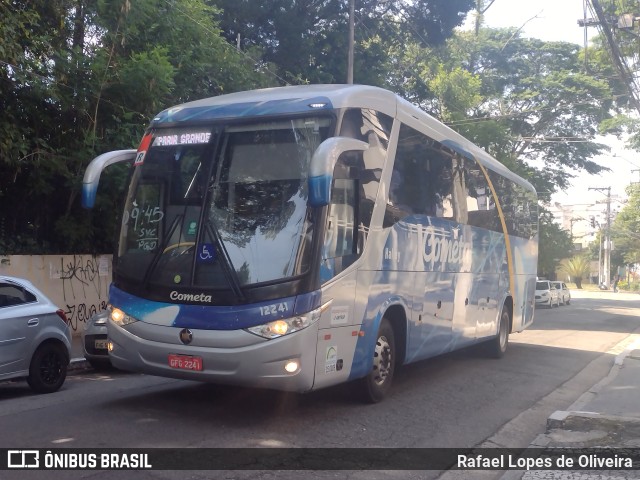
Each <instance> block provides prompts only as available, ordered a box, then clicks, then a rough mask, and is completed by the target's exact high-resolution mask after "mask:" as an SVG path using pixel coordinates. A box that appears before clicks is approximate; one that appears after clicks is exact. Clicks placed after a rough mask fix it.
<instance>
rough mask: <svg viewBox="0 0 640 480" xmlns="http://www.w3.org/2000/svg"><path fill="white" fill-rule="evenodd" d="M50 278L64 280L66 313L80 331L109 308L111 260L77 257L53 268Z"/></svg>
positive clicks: (62, 258)
mask: <svg viewBox="0 0 640 480" xmlns="http://www.w3.org/2000/svg"><path fill="white" fill-rule="evenodd" d="M49 268H50V272H49V276H50V278H52V279H60V280H62V297H63V300H64V306H63V309H64V310H65V313H66V315H67V318H68V319H69V322H70V323H71V328H72V329H73V330H74V331H77V330H78V329H79V327H82V326H83V325H84V323H85V322H87V320H89V319H90V318H91V316H92V315H94V314H95V313H97V312H99V311H101V310H104V309H105V308H107V295H108V286H109V260H108V258H107V257H92V256H88V255H73V256H70V255H68V256H64V257H60V260H59V263H56V264H53V263H50V264H49Z"/></svg>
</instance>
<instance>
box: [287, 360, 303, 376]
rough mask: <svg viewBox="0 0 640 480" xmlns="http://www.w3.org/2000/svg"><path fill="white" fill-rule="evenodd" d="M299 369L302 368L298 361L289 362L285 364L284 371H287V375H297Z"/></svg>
mask: <svg viewBox="0 0 640 480" xmlns="http://www.w3.org/2000/svg"><path fill="white" fill-rule="evenodd" d="M298 368H300V365H299V364H298V361H297V360H289V361H288V362H287V363H285V364H284V369H285V370H286V371H287V373H295V372H297V371H298Z"/></svg>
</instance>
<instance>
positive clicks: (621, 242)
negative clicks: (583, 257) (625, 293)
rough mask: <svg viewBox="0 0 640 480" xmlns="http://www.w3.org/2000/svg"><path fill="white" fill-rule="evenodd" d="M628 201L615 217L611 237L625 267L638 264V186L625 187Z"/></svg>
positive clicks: (639, 241)
mask: <svg viewBox="0 0 640 480" xmlns="http://www.w3.org/2000/svg"><path fill="white" fill-rule="evenodd" d="M627 195H628V196H629V200H628V202H627V204H626V205H625V206H624V207H623V208H622V210H620V213H618V215H617V216H616V218H615V220H614V222H613V225H612V228H611V237H612V239H613V243H614V245H615V250H614V251H615V252H617V253H618V254H620V256H621V257H622V261H623V262H624V264H626V265H630V264H635V263H639V262H640V184H637V183H636V184H632V185H629V187H627Z"/></svg>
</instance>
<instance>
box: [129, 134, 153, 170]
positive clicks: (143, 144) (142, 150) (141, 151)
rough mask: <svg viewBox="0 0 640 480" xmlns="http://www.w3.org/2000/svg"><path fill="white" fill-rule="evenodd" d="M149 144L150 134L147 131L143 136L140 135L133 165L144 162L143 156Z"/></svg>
mask: <svg viewBox="0 0 640 480" xmlns="http://www.w3.org/2000/svg"><path fill="white" fill-rule="evenodd" d="M150 144H151V134H150V133H148V134H146V135H145V136H144V137H142V141H141V142H140V146H139V147H138V153H137V154H136V159H135V161H134V162H133V164H134V165H142V164H143V163H144V157H145V155H146V154H147V150H149V145H150Z"/></svg>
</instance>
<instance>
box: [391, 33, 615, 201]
mask: <svg viewBox="0 0 640 480" xmlns="http://www.w3.org/2000/svg"><path fill="white" fill-rule="evenodd" d="M394 54H395V55H398V56H399V59H398V60H397V63H398V65H399V66H400V68H398V69H396V71H395V72H393V73H392V75H393V76H392V81H393V82H394V84H395V85H394V89H398V90H401V91H402V93H403V95H404V96H406V97H407V98H409V99H411V101H413V102H415V103H418V104H419V105H421V106H422V107H423V108H424V109H425V110H427V111H428V112H430V113H432V114H434V115H436V116H438V117H440V118H442V119H443V120H444V121H445V122H446V123H447V124H448V125H449V126H451V127H452V128H453V129H455V130H457V131H459V132H460V133H461V134H463V135H464V136H466V137H467V138H469V139H471V140H472V141H474V143H476V144H478V145H480V146H482V147H484V148H485V149H486V150H487V151H488V152H489V153H491V154H492V155H493V156H494V157H495V158H497V159H498V160H500V161H501V162H502V163H503V164H505V165H506V166H508V167H509V168H510V169H511V170H513V171H515V172H516V173H518V174H520V175H521V176H523V177H525V178H527V179H528V180H529V181H531V183H532V184H533V185H534V186H535V187H536V189H537V190H538V191H539V194H540V196H541V197H542V198H543V199H549V198H550V195H551V193H553V192H554V191H556V190H558V189H564V188H566V187H568V185H569V183H570V180H571V178H572V177H573V175H574V174H575V173H574V172H576V171H579V170H584V171H587V172H589V173H592V174H595V173H598V172H600V171H602V170H603V169H604V167H602V166H600V165H599V164H597V163H595V162H594V161H593V160H591V158H593V157H594V156H596V155H598V154H600V153H602V152H603V151H605V150H606V149H607V148H608V147H606V146H605V145H604V144H600V143H598V142H597V140H596V136H597V134H598V125H599V123H600V122H601V121H602V120H603V119H605V118H608V117H609V116H610V113H609V109H610V107H611V105H612V100H611V99H612V98H613V95H612V91H611V86H610V85H609V83H607V82H606V81H605V80H600V79H597V78H594V77H593V76H591V75H589V74H586V73H584V72H583V65H582V63H581V56H580V48H579V47H578V46H577V45H574V44H570V43H565V42H544V41H542V40H537V39H531V38H523V37H521V36H520V35H519V33H518V31H516V30H515V29H488V28H481V29H479V30H478V32H477V34H476V33H475V32H459V33H457V34H456V35H454V36H453V37H452V38H451V39H450V40H449V41H448V42H447V44H446V45H445V46H444V47H440V48H423V47H421V46H418V45H416V44H411V45H407V46H405V47H403V48H402V49H399V50H397V51H395V52H394ZM409 73H411V74H409Z"/></svg>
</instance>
